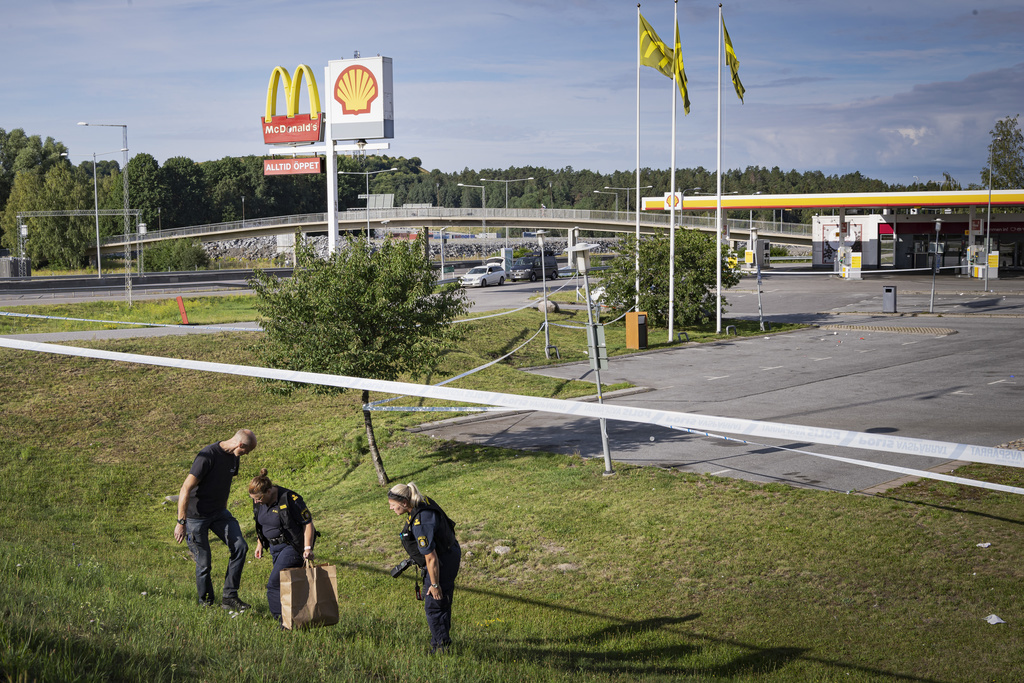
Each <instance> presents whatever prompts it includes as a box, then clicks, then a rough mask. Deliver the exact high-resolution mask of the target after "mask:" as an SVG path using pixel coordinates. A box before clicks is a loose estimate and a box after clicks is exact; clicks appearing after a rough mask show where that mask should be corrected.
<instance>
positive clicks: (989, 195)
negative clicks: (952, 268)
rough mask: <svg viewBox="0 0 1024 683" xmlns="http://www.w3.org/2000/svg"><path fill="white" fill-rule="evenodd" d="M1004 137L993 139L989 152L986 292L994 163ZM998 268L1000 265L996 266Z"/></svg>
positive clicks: (984, 248)
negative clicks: (997, 149) (998, 145)
mask: <svg viewBox="0 0 1024 683" xmlns="http://www.w3.org/2000/svg"><path fill="white" fill-rule="evenodd" d="M1002 139H1003V138H1002V136H1000V135H997V136H996V137H994V138H992V146H991V147H989V150H988V218H987V219H986V220H985V246H984V247H983V248H982V252H983V253H984V254H985V291H986V292H987V291H988V261H989V258H988V252H989V249H990V248H991V246H990V245H991V242H990V241H989V240H990V239H991V238H990V237H989V232H990V230H991V228H992V170H993V169H992V163H993V159H994V158H995V151H996V143H997V142H999V141H1000V140H1002ZM996 267H997V268H998V267H999V266H998V264H997V265H996Z"/></svg>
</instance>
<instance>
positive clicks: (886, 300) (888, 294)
mask: <svg viewBox="0 0 1024 683" xmlns="http://www.w3.org/2000/svg"><path fill="white" fill-rule="evenodd" d="M895 312H896V286H895V285H892V286H887V287H882V313H895Z"/></svg>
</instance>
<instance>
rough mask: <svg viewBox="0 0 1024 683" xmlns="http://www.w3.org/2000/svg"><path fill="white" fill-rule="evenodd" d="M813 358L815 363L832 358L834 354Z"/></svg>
mask: <svg viewBox="0 0 1024 683" xmlns="http://www.w3.org/2000/svg"><path fill="white" fill-rule="evenodd" d="M811 360H813V361H814V362H815V363H817V362H818V361H823V360H832V356H825V357H824V358H812V359H811Z"/></svg>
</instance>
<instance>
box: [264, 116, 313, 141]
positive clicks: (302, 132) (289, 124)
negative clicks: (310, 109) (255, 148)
mask: <svg viewBox="0 0 1024 683" xmlns="http://www.w3.org/2000/svg"><path fill="white" fill-rule="evenodd" d="M260 125H262V126H263V142H264V143H266V144H268V145H279V144H281V143H294V142H323V141H324V114H323V113H320V114H319V115H317V116H316V117H314V118H310V115H309V114H296V115H295V116H287V115H285V116H273V117H271V119H270V122H269V123H268V122H267V120H266V119H264V118H261V119H260Z"/></svg>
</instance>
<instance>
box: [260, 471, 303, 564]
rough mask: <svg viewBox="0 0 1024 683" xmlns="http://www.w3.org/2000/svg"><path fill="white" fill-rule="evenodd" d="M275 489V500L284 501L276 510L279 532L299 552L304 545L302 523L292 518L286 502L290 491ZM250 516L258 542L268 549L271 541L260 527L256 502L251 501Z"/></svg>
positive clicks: (288, 504)
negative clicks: (279, 526)
mask: <svg viewBox="0 0 1024 683" xmlns="http://www.w3.org/2000/svg"><path fill="white" fill-rule="evenodd" d="M277 491H278V493H277V500H278V501H280V500H284V501H285V502H286V504H285V506H284V507H279V508H278V512H277V514H278V516H279V517H280V518H281V533H282V534H283V535H284V540H285V542H286V543H287V544H288V545H290V546H292V547H294V548H295V549H296V550H298V551H299V552H300V553H301V552H302V547H303V546H304V545H305V535H304V534H305V531H304V530H303V528H302V527H303V525H302V524H300V523H299V522H298V521H296V520H293V519H292V515H291V503H290V502H288V500H289V499H288V494H289V493H291V491H289V490H288V489H285V488H281V487H280V486H278V487H277ZM252 518H253V521H255V522H256V536H257V537H258V538H259V539H260V543H262V544H263V547H264V548H267V549H269V548H270V546H271V543H270V541H269V540H268V539H267V537H266V536H264V535H263V529H261V528H260V524H259V519H258V518H259V505H258V504H256V503H253V506H252ZM316 535H317V536H319V535H320V532H319V531H318V532H316ZM314 542H315V539H314Z"/></svg>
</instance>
